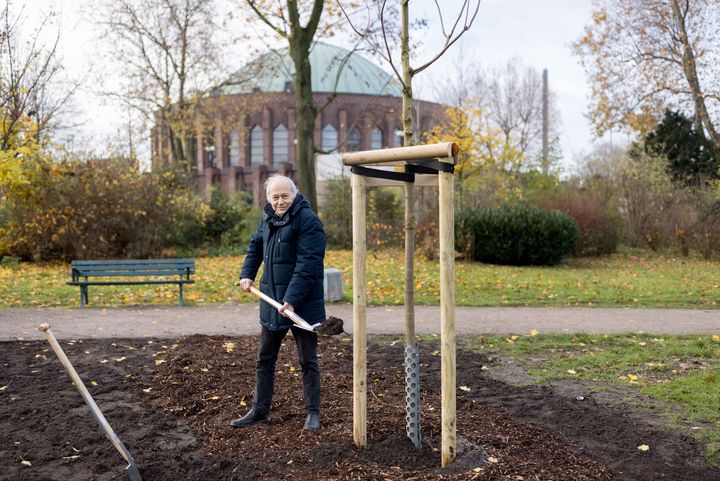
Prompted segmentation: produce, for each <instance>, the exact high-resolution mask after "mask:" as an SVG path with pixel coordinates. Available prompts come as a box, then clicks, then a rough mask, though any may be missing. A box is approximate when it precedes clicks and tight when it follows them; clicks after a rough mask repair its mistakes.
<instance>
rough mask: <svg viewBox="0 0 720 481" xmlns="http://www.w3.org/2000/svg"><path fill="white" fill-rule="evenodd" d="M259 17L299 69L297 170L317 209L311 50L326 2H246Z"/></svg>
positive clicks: (293, 0) (298, 179)
mask: <svg viewBox="0 0 720 481" xmlns="http://www.w3.org/2000/svg"><path fill="white" fill-rule="evenodd" d="M246 2H247V4H248V5H249V6H250V8H251V9H252V11H253V12H254V13H255V15H256V16H257V17H258V18H259V19H260V20H261V21H262V22H263V23H264V24H265V25H267V26H268V27H270V28H271V29H272V31H273V32H274V33H275V34H277V35H278V36H280V37H281V38H282V39H284V40H285V41H287V43H288V46H289V51H290V58H292V62H293V66H294V67H295V111H296V124H295V125H296V127H295V129H296V130H295V131H296V136H295V138H296V139H297V145H296V146H295V149H296V155H295V168H296V169H297V181H298V187H299V188H300V190H301V191H302V192H303V194H304V195H305V196H306V197H307V198H308V200H309V201H310V203H311V204H312V205H314V206H317V190H316V187H315V178H316V177H315V146H314V144H313V133H314V131H315V115H316V111H317V110H316V107H315V104H314V103H313V95H312V82H311V79H312V76H311V73H312V67H311V65H310V49H311V47H312V44H313V40H314V38H315V36H316V34H317V33H318V28H319V27H320V18H321V16H322V14H323V10H324V8H325V1H324V0H306V1H302V0H300V1H298V0H281V1H269V0H246Z"/></svg>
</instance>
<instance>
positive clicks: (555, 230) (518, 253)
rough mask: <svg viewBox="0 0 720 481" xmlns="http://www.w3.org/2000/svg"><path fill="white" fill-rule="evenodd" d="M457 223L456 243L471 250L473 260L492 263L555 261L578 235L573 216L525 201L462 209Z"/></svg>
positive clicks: (513, 263) (566, 250)
mask: <svg viewBox="0 0 720 481" xmlns="http://www.w3.org/2000/svg"><path fill="white" fill-rule="evenodd" d="M456 226H457V228H456V236H455V237H456V242H457V243H458V245H462V246H464V248H465V249H470V252H471V255H472V258H473V260H476V261H480V262H487V263H492V264H509V265H553V264H557V263H558V262H560V261H561V260H562V258H563V257H564V256H565V255H566V254H568V253H569V252H571V251H572V250H573V249H574V248H575V245H576V243H577V241H578V237H579V232H578V226H577V224H576V223H575V221H574V220H573V219H572V217H570V216H568V215H567V214H564V213H562V212H558V211H549V210H545V209H541V208H539V207H534V206H530V205H527V204H515V205H504V206H502V207H499V208H492V209H480V210H477V211H474V212H467V211H464V212H461V213H460V214H459V215H458V218H457V221H456ZM470 244H471V246H470Z"/></svg>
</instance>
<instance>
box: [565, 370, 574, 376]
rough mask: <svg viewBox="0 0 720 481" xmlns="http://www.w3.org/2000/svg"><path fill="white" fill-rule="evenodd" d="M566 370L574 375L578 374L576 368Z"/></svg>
mask: <svg viewBox="0 0 720 481" xmlns="http://www.w3.org/2000/svg"><path fill="white" fill-rule="evenodd" d="M565 372H567V373H568V374H572V375H573V376H574V375H575V374H577V371H576V370H575V369H568V370H567V371H565Z"/></svg>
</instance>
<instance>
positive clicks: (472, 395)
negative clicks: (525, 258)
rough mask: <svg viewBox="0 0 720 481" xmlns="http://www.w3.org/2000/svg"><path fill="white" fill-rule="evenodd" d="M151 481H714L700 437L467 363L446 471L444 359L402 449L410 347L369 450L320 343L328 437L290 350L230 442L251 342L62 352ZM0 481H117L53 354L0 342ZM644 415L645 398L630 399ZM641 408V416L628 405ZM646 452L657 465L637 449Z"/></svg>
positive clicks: (341, 356) (382, 355) (582, 395)
mask: <svg viewBox="0 0 720 481" xmlns="http://www.w3.org/2000/svg"><path fill="white" fill-rule="evenodd" d="M61 344H62V346H63V348H64V349H65V350H66V352H67V354H68V356H69V358H70V359H71V361H72V362H73V364H74V365H75V367H76V369H77V370H78V372H79V374H80V376H81V378H82V379H83V380H84V381H85V384H86V385H87V387H88V389H89V390H90V392H91V393H92V395H93V397H94V399H95V401H96V402H97V404H98V405H99V406H100V408H101V409H102V411H103V413H104V414H105V416H106V417H107V419H108V421H109V422H110V424H111V426H112V427H113V428H114V429H115V431H116V432H117V433H118V435H119V436H120V437H121V439H122V440H123V442H124V443H125V445H126V446H127V447H128V449H129V450H130V452H131V453H132V455H133V456H134V458H135V460H136V462H137V464H138V466H139V468H140V472H141V474H142V476H143V479H144V480H145V481H148V480H179V479H182V480H244V479H248V480H249V479H260V480H278V479H305V480H351V479H357V480H375V479H377V480H380V479H383V480H385V479H387V480H399V479H405V480H436V479H454V480H475V479H476V480H513V481H518V480H542V481H552V480H568V481H569V480H573V481H577V480H611V479H612V480H628V481H630V480H632V481H643V480H647V481H650V480H652V481H655V480H659V479H667V480H672V481H684V480H687V481H699V480H720V469H717V468H710V467H708V466H706V465H705V463H704V461H703V459H702V455H701V451H702V446H700V445H698V444H697V443H696V442H695V441H694V440H693V439H692V438H690V437H688V436H686V435H684V434H682V433H680V432H678V431H671V430H669V429H667V428H664V427H662V424H661V423H659V422H656V417H654V416H656V414H654V413H653V412H652V411H650V410H645V409H642V408H637V407H632V408H631V407H629V404H628V403H620V400H621V399H622V398H623V395H622V393H620V394H618V393H615V395H613V396H609V395H607V393H605V394H588V393H589V392H590V390H588V389H587V387H588V386H578V385H554V386H537V385H522V381H523V376H522V373H521V372H520V371H517V372H515V371H514V370H513V366H512V365H511V364H510V363H509V360H499V359H488V358H487V357H486V356H485V355H483V354H477V353H471V352H465V351H462V350H459V351H458V356H457V366H458V381H457V384H458V387H459V389H458V397H457V424H458V426H457V433H458V443H457V446H458V456H457V459H456V461H455V463H453V465H451V466H450V467H448V468H445V469H441V468H440V467H439V466H440V454H439V448H440V377H439V373H440V356H439V355H438V354H437V351H436V350H437V348H438V347H437V346H436V345H432V344H427V345H423V346H422V352H421V363H422V367H421V386H422V391H421V398H422V413H421V417H422V426H423V431H422V436H423V448H422V449H420V450H417V449H415V448H414V447H413V445H412V444H411V443H410V442H409V441H408V440H407V438H406V437H405V416H404V404H405V399H404V374H403V368H402V362H403V352H402V343H401V342H394V343H393V342H390V341H381V340H376V341H374V342H371V343H370V347H369V350H368V431H367V432H368V435H367V437H368V448H367V449H364V450H359V449H356V448H355V446H354V444H353V441H352V346H351V343H350V342H347V341H344V340H342V339H338V338H332V337H331V338H321V341H320V351H319V352H320V356H321V357H320V362H321V372H322V383H323V389H322V395H323V398H322V412H321V421H322V424H323V427H322V429H321V430H320V431H318V432H308V431H303V430H302V425H303V421H304V413H303V402H302V381H301V379H300V372H299V366H298V364H297V357H296V352H295V347H294V343H293V341H292V338H291V337H288V338H287V340H286V342H285V343H284V346H283V349H282V351H281V356H280V360H279V362H278V374H277V382H276V392H275V398H274V404H273V411H272V413H271V422H270V423H269V424H267V425H256V426H252V427H249V428H245V429H240V430H235V429H232V428H230V427H229V426H228V424H227V423H228V421H230V420H231V419H233V418H236V417H239V416H241V415H242V414H244V413H245V412H246V411H247V410H248V409H249V407H250V403H251V399H252V394H253V387H254V382H255V379H254V367H255V361H254V359H255V350H256V348H257V338H255V337H227V336H222V337H208V336H200V335H197V336H191V337H187V338H182V339H179V340H159V339H149V338H148V339H93V340H82V341H80V340H77V341H62V342H61ZM0 359H1V362H2V365H3V369H2V374H0V400H1V402H0V428H1V429H0V463H1V464H2V466H3V469H2V471H0V479H3V480H79V481H85V480H88V481H89V480H100V481H102V480H119V479H126V477H125V475H124V474H123V469H124V467H125V465H126V463H125V462H124V460H123V459H122V458H121V457H120V455H119V454H118V453H117V452H116V451H115V450H114V449H113V447H112V445H111V443H110V442H109V441H108V440H107V439H105V438H104V435H103V434H102V433H101V431H100V430H99V429H98V427H97V425H96V423H95V420H94V418H93V417H92V415H91V414H90V412H89V410H88V409H87V408H86V407H85V405H84V403H83V401H82V398H81V397H80V395H79V394H78V393H77V391H76V390H75V389H74V387H73V386H72V385H71V383H70V380H69V377H68V375H67V374H66V372H65V371H64V370H63V368H62V366H61V364H60V362H59V361H58V359H57V358H56V357H55V355H54V354H53V352H52V351H51V350H49V346H48V345H47V344H46V343H44V342H40V341H26V342H4V343H0ZM635 401H637V399H635ZM632 404H634V403H632ZM643 444H645V445H648V446H649V450H647V451H641V450H638V449H637V447H638V446H640V445H643Z"/></svg>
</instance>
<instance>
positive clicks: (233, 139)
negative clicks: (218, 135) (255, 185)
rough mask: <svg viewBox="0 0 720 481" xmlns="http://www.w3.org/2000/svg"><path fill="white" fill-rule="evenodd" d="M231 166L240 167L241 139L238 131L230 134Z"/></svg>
mask: <svg viewBox="0 0 720 481" xmlns="http://www.w3.org/2000/svg"><path fill="white" fill-rule="evenodd" d="M230 165H240V138H239V137H238V131H237V129H232V132H230Z"/></svg>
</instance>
